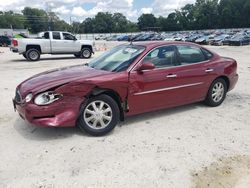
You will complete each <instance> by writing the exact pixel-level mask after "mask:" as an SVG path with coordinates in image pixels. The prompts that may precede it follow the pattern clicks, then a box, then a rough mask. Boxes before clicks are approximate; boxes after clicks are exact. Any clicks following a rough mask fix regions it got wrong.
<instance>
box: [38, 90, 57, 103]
mask: <svg viewBox="0 0 250 188" xmlns="http://www.w3.org/2000/svg"><path fill="white" fill-rule="evenodd" d="M61 97H62V95H61V94H55V93H54V92H52V91H48V92H44V93H41V94H39V95H37V96H36V98H35V100H34V102H35V104H36V105H47V104H51V103H53V102H55V101H57V100H58V99H60V98H61Z"/></svg>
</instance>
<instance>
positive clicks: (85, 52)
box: [80, 48, 92, 59]
mask: <svg viewBox="0 0 250 188" xmlns="http://www.w3.org/2000/svg"><path fill="white" fill-rule="evenodd" d="M80 56H81V58H84V59H89V58H91V56H92V50H91V49H90V48H83V49H82V50H81V53H80Z"/></svg>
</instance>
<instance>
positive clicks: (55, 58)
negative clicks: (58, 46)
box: [11, 56, 79, 62]
mask: <svg viewBox="0 0 250 188" xmlns="http://www.w3.org/2000/svg"><path fill="white" fill-rule="evenodd" d="M68 59H79V58H76V57H74V56H73V57H71V56H70V57H41V59H40V60H39V61H50V60H68ZM11 61H12V62H32V61H27V60H26V59H24V58H23V59H13V60H11ZM39 61H38V62H39Z"/></svg>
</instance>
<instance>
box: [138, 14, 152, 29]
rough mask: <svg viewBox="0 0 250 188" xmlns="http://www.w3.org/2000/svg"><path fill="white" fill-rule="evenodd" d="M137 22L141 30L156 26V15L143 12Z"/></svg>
mask: <svg viewBox="0 0 250 188" xmlns="http://www.w3.org/2000/svg"><path fill="white" fill-rule="evenodd" d="M137 24H138V27H139V29H140V30H141V31H142V30H145V29H146V28H148V27H156V17H155V16H154V15H153V14H142V15H141V16H140V17H139V18H138V23H137Z"/></svg>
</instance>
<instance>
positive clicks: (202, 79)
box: [128, 45, 215, 114]
mask: <svg viewBox="0 0 250 188" xmlns="http://www.w3.org/2000/svg"><path fill="white" fill-rule="evenodd" d="M171 48H172V49H175V51H174V52H175V53H174V54H175V55H174V56H173V59H174V62H173V63H172V66H165V67H157V65H156V68H155V69H153V70H149V71H145V72H143V73H138V72H136V71H132V72H131V74H130V85H131V86H130V88H129V96H128V99H129V100H128V102H129V114H137V113H142V112H147V111H152V110H156V109H161V108H167V107H174V106H179V105H183V104H188V103H191V102H195V101H200V100H203V99H204V98H205V96H206V93H207V90H208V87H209V83H211V80H212V79H213V78H214V77H215V74H214V73H213V67H212V66H213V65H212V64H211V62H210V60H209V59H208V57H207V56H206V55H205V54H204V53H203V51H202V49H200V48H198V47H194V46H189V45H186V46H185V45H184V46H172V47H171ZM156 50H157V49H156ZM152 53H156V52H155V51H153V52H150V53H149V54H148V55H147V56H146V57H145V58H144V59H143V60H142V62H141V63H143V62H144V61H145V60H146V62H147V61H148V60H151V59H152V57H150V55H151V54H152ZM208 53H209V52H208ZM211 55H212V54H211ZM158 56H159V55H158ZM210 58H212V57H210ZM157 61H158V60H157ZM157 61H156V62H157ZM168 61H169V59H168Z"/></svg>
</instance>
